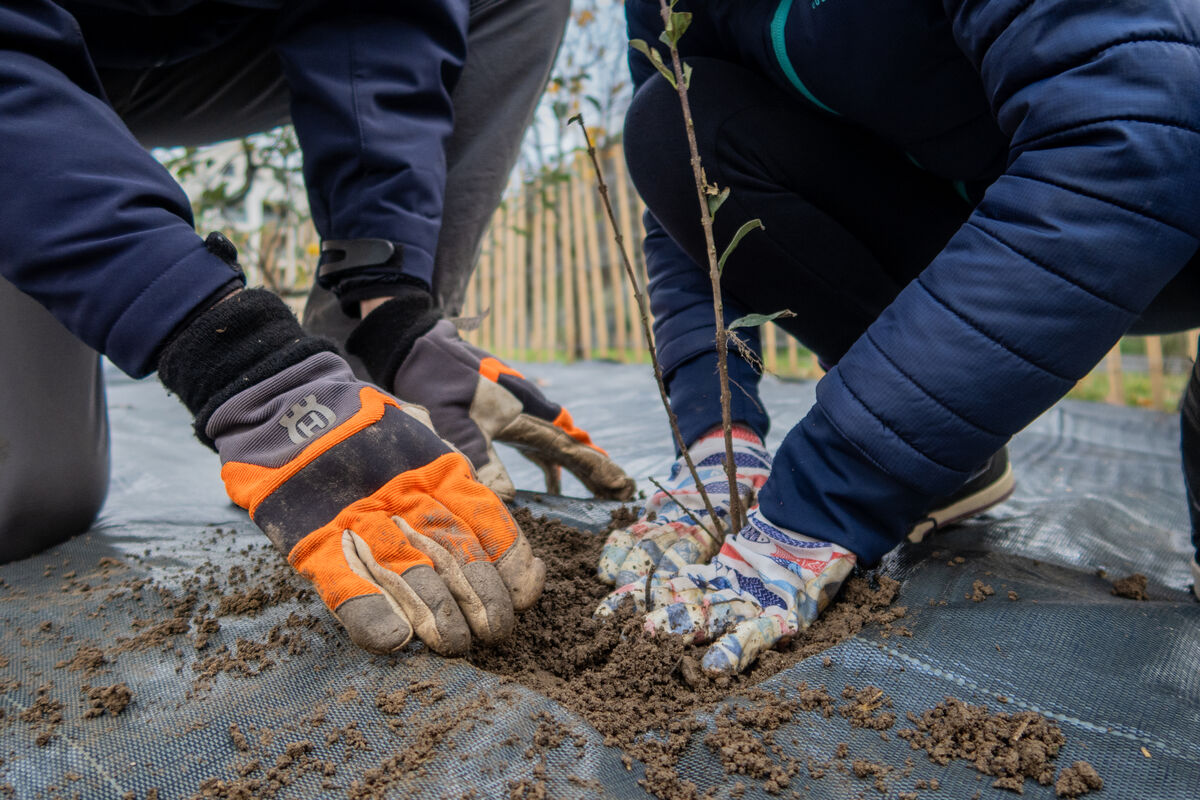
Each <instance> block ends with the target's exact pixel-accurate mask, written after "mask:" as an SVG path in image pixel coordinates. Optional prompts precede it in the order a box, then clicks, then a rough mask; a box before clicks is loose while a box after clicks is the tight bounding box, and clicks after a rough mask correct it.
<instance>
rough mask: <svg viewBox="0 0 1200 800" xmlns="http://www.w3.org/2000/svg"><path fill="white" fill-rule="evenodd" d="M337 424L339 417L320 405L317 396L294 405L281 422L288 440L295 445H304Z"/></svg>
mask: <svg viewBox="0 0 1200 800" xmlns="http://www.w3.org/2000/svg"><path fill="white" fill-rule="evenodd" d="M335 422H337V415H336V414H334V413H333V410H332V409H330V408H329V406H324V405H321V404H320V403H318V402H317V396H316V395H315V394H310V395H309V396H308V397H306V398H304V399H303V400H301V401H300V402H299V403H293V404H292V407H291V408H289V409H288V411H287V413H286V414H284V415H283V418H282V419H280V420H279V424H280V425H282V426H283V427H285V428H287V432H288V438H289V439H291V440H292V443H293V444H304V443H305V442H307V441H308V440H309V439H311V438H313V437H314V436H316V435H317V434H318V433H320V432H322V431H324V430H326V429H327V428H329V426H331V425H333V423H335Z"/></svg>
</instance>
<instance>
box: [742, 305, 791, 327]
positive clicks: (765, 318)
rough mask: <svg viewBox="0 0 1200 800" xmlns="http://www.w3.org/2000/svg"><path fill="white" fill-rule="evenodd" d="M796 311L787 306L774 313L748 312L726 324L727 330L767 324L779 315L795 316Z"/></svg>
mask: <svg viewBox="0 0 1200 800" xmlns="http://www.w3.org/2000/svg"><path fill="white" fill-rule="evenodd" d="M794 316H796V313H795V312H794V311H788V310H787V309H786V308H785V309H784V310H783V311H776V312H775V313H773V314H747V315H746V316H744V317H738V318H737V319H735V320H734V321H733V322H731V323H729V324H728V325H726V326H725V330H727V331H731V330H733V329H734V328H757V327H758V326H759V325H766V324H767V323H768V322H770V321H771V320H774V319H778V318H779V317H794Z"/></svg>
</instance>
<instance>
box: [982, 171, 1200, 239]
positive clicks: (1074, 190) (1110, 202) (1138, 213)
mask: <svg viewBox="0 0 1200 800" xmlns="http://www.w3.org/2000/svg"><path fill="white" fill-rule="evenodd" d="M1005 177H1008V178H1015V179H1017V180H1024V181H1033V182H1034V183H1041V184H1043V185H1045V186H1053V187H1054V188H1055V189H1061V190H1062V191H1064V192H1070V193H1071V194H1076V195H1079V196H1080V197H1086V198H1088V199H1089V200H1095V201H1096V202H1097V203H1104V204H1105V205H1107V206H1112V207H1113V208H1116V209H1119V210H1121V211H1124V212H1125V213H1126V214H1132V215H1133V216H1135V217H1141V218H1142V219H1145V220H1149V221H1150V222H1154V223H1157V224H1159V225H1162V226H1163V227H1164V228H1170V229H1171V230H1173V231H1175V232H1176V233H1182V234H1183V235H1184V236H1191V237H1193V238H1194V237H1195V234H1194V233H1193V232H1192V231H1188V230H1184V229H1183V228H1181V227H1179V226H1178V225H1176V224H1174V223H1172V222H1170V221H1168V220H1165V219H1163V218H1161V217H1159V216H1156V215H1154V214H1150V213H1147V212H1145V211H1143V210H1141V209H1138V208H1134V207H1133V206H1130V205H1126V204H1124V203H1121V202H1120V201H1118V200H1114V199H1113V198H1111V197H1105V196H1104V195H1101V194H1097V193H1096V192H1089V191H1087V190H1086V189H1082V188H1080V187H1078V186H1066V185H1064V184H1061V183H1056V182H1055V181H1052V180H1050V179H1049V178H1044V177H1040V176H1037V175H1030V174H1028V173H1023V172H1016V171H1013V170H1011V169H1010V170H1009V171H1008V172H1007V173H1005Z"/></svg>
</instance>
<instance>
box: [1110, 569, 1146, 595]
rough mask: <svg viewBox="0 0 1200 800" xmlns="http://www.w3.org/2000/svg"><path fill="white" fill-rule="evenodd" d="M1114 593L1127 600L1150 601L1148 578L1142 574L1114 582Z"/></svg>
mask: <svg viewBox="0 0 1200 800" xmlns="http://www.w3.org/2000/svg"><path fill="white" fill-rule="evenodd" d="M1112 593H1113V594H1114V595H1115V596H1117V597H1124V598H1125V599H1127V600H1149V599H1150V596H1149V595H1148V594H1146V576H1145V575H1143V574H1142V573H1140V572H1135V573H1133V574H1132V575H1129V576H1128V577H1125V578H1119V579H1117V580H1115V581H1113V585H1112Z"/></svg>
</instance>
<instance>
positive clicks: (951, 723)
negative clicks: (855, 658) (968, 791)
mask: <svg viewBox="0 0 1200 800" xmlns="http://www.w3.org/2000/svg"><path fill="white" fill-rule="evenodd" d="M907 716H908V719H909V721H910V722H912V723H913V724H914V725H915V726H916V727H915V728H905V729H903V730H901V731H899V732H898V735H899V736H900V738H902V739H907V740H908V742H909V744H910V745H911V746H912V748H913V749H914V750H925V751H926V752H927V753H928V754H929V759H930V760H931V761H933V762H935V763H937V764H942V765H945V764H949V763H950V762H951V761H952V760H954V759H964V760H967V761H970V762H972V764H973V765H974V766H975V769H976V770H978V771H979V772H981V773H983V774H984V775H992V776H995V778H996V779H995V780H994V781H992V786H993V787H995V788H998V789H1008V790H1010V791H1013V792H1017V793H1018V794H1020V793H1021V792H1022V791H1023V790H1024V784H1025V779H1026V778H1032V779H1033V780H1035V781H1037V782H1038V783H1040V784H1042V785H1043V786H1049V785H1051V784H1053V783H1054V782H1055V781H1054V761H1053V759H1054V757H1055V756H1056V755H1058V752H1059V750H1060V749H1061V748H1062V746H1063V743H1064V742H1065V741H1066V737H1064V736H1063V733H1062V730H1061V729H1060V728H1059V727H1058V725H1057V724H1055V723H1054V722H1053V721H1052V720H1050V719H1047V718H1046V717H1043V716H1042V715H1041V714H1038V713H1037V712H1035V711H1020V712H1017V713H1015V714H1008V713H1003V712H1001V713H997V714H992V713H989V712H988V710H987V708H985V707H984V706H973V705H968V704H967V703H964V702H963V701H962V700H958V699H955V698H953V697H947V698H946V700H945V702H943V703H939V704H938V705H936V706H934V707H933V708H931V709H929V710H928V711H926V712H925V713H923V714H922V715H921V716H920V717H917V716H916V715H915V714H913V713H912V712H909V713H908V715H907ZM1064 772H1066V770H1064ZM1075 775H1076V773H1070V774H1069V775H1068V777H1067V781H1068V783H1071V784H1072V785H1074V783H1075V782H1074V780H1073V779H1074V776H1075ZM1097 777H1098V776H1097ZM1060 778H1061V776H1060ZM1081 780H1082V779H1081Z"/></svg>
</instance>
